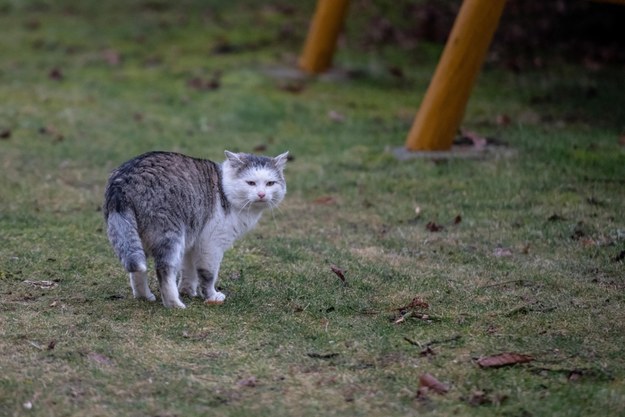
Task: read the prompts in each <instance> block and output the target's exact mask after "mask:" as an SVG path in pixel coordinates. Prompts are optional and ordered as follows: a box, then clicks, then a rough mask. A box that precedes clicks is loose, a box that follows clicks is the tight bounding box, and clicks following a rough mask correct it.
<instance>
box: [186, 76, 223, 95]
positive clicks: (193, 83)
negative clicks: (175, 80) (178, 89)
mask: <svg viewBox="0 0 625 417" xmlns="http://www.w3.org/2000/svg"><path fill="white" fill-rule="evenodd" d="M220 78H221V73H220V72H219V71H217V72H215V73H214V74H213V76H212V77H211V78H202V77H193V78H190V79H189V80H187V87H189V88H192V89H194V90H197V91H214V90H217V89H218V88H219V87H221V81H220Z"/></svg>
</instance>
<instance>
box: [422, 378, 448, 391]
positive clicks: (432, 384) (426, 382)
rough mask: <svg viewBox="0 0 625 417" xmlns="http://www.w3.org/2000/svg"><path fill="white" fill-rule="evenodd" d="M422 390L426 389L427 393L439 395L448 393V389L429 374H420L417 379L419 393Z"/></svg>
mask: <svg viewBox="0 0 625 417" xmlns="http://www.w3.org/2000/svg"><path fill="white" fill-rule="evenodd" d="M422 388H427V389H428V391H433V392H435V393H437V394H441V395H443V394H447V392H449V387H448V386H447V385H445V384H443V383H442V382H440V381H439V380H438V379H436V378H435V377H434V376H433V375H432V374H429V373H425V374H421V376H420V377H419V391H421V389H422Z"/></svg>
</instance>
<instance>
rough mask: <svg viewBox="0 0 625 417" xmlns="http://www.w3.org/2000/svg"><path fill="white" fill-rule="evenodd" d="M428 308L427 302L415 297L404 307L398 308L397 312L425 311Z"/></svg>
mask: <svg viewBox="0 0 625 417" xmlns="http://www.w3.org/2000/svg"><path fill="white" fill-rule="evenodd" d="M429 307H430V305H429V304H428V302H427V301H425V300H424V299H423V298H421V297H419V296H417V297H414V298H413V299H412V300H411V301H410V303H408V304H407V305H405V306H404V307H400V308H398V310H400V311H402V310H418V309H423V310H427V309H428V308H429Z"/></svg>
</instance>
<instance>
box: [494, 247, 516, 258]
mask: <svg viewBox="0 0 625 417" xmlns="http://www.w3.org/2000/svg"><path fill="white" fill-rule="evenodd" d="M493 256H496V257H497V258H505V257H509V256H512V250H511V249H509V248H502V247H496V248H495V250H494V251H493Z"/></svg>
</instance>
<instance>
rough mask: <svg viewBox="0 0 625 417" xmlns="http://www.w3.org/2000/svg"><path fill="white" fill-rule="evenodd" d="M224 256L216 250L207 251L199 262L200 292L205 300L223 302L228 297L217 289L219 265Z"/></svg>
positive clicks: (216, 302)
mask: <svg viewBox="0 0 625 417" xmlns="http://www.w3.org/2000/svg"><path fill="white" fill-rule="evenodd" d="M222 258H223V253H222V252H221V251H218V250H214V251H212V252H209V253H205V254H204V257H203V259H202V261H201V262H198V268H197V275H198V277H199V281H200V293H201V294H202V296H203V297H204V300H205V301H206V302H209V303H215V304H221V303H223V302H224V300H225V299H226V295H225V294H224V293H222V292H220V291H217V289H215V284H217V277H218V275H219V266H220V264H221V260H222Z"/></svg>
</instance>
